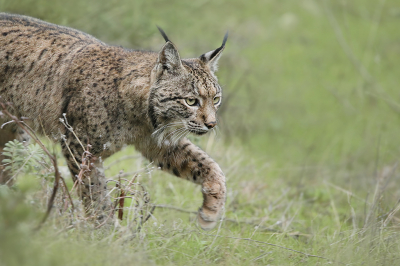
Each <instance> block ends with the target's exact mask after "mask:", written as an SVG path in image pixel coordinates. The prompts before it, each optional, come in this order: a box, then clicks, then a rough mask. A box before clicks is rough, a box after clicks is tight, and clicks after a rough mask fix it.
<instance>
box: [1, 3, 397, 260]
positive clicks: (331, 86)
mask: <svg viewBox="0 0 400 266" xmlns="http://www.w3.org/2000/svg"><path fill="white" fill-rule="evenodd" d="M0 11H7V12H14V13H21V14H27V15H31V16H35V17H39V18H42V19H46V20H48V21H50V22H53V23H57V24H62V25H68V26H72V27H75V28H78V29H81V30H83V31H86V32H89V33H91V34H93V35H94V36H96V37H98V38H99V39H101V40H104V41H107V42H109V43H112V44H118V45H123V46H126V47H131V48H146V49H149V48H150V49H152V50H158V49H159V48H160V47H161V45H162V38H161V37H160V36H159V33H157V29H156V27H155V25H156V24H158V25H160V26H162V27H163V28H164V29H165V30H166V32H167V33H168V34H169V36H170V38H171V39H172V40H173V41H174V42H175V43H176V44H177V46H178V47H179V48H180V50H181V54H182V56H183V57H192V56H197V55H200V54H201V53H204V52H206V51H209V50H211V49H214V48H216V47H218V46H219V45H220V42H221V41H222V37H223V34H224V33H225V31H226V30H227V29H229V30H230V38H229V40H228V43H227V48H226V51H224V55H223V58H222V59H221V65H220V71H219V74H218V76H219V80H220V83H221V84H222V85H224V89H225V91H224V96H225V98H224V106H223V109H222V110H221V112H220V117H221V123H220V124H221V134H220V138H218V139H217V140H216V141H213V140H212V139H207V138H205V139H195V140H194V141H195V142H197V143H198V144H199V145H201V146H202V147H203V148H204V149H206V150H207V151H208V152H209V153H210V154H211V155H212V156H213V158H215V159H216V161H217V162H218V163H219V164H220V165H221V168H222V169H223V170H224V172H225V173H226V176H227V184H228V201H227V207H226V214H225V217H226V218H228V219H229V220H226V221H224V222H222V224H221V225H220V227H218V228H217V229H215V230H213V231H211V232H203V231H201V230H200V229H198V227H197V226H196V224H195V215H194V214H193V213H190V212H194V211H196V210H197V208H198V207H199V206H200V205H201V200H202V199H201V193H200V188H199V187H197V186H195V185H193V184H191V183H188V182H184V181H182V180H179V179H177V178H175V177H172V176H168V175H165V174H163V173H161V172H158V171H151V172H150V173H142V176H141V177H140V178H139V182H140V183H142V184H143V185H144V186H145V188H146V190H147V191H148V192H149V194H150V197H151V203H153V204H157V205H168V206H173V207H175V208H178V209H183V210H187V211H189V212H183V211H182V210H177V209H171V208H159V207H157V208H156V209H155V212H154V216H153V217H152V218H150V219H149V220H148V221H147V222H146V223H145V224H144V226H143V228H142V230H141V231H140V233H134V228H132V224H129V223H128V222H129V221H126V220H125V221H123V222H121V223H120V225H118V226H117V227H112V228H101V229H98V230H94V229H93V228H91V225H90V224H88V223H85V222H84V221H82V219H78V218H76V217H75V218H74V219H75V222H76V227H75V228H69V229H67V228H68V223H67V222H66V218H65V214H64V215H61V214H59V213H57V212H56V211H53V213H52V216H51V217H50V219H49V220H48V221H47V223H46V224H45V225H44V227H43V228H42V229H41V230H40V231H38V232H36V231H34V230H33V228H35V227H36V226H37V224H38V223H39V221H40V219H41V218H42V215H43V214H44V210H45V205H46V199H47V197H48V194H49V191H50V188H49V187H51V181H52V180H51V179H49V180H47V179H42V178H39V177H38V176H37V175H34V174H31V175H22V176H20V177H19V179H18V183H17V185H16V187H15V188H14V189H13V190H8V189H7V188H3V187H2V188H1V194H0V197H1V199H0V202H1V204H0V265H7V266H8V265H65V264H68V265H85V264H87V265H109V264H115V265H122V264H124V265H125V264H138V265H202V264H211V265H214V264H221V265H268V264H269V265H327V264H329V265H330V264H334V265H342V264H345V265H397V264H398V260H399V258H400V256H399V255H398V254H400V252H399V247H400V238H399V228H398V224H399V219H400V217H399V215H398V212H397V211H398V208H399V203H398V199H399V198H400V189H399V186H398V183H399V181H398V179H399V171H398V170H397V168H396V166H397V162H398V158H399V155H400V154H399V153H400V150H399V148H398V147H400V138H399V137H398V136H399V135H400V128H399V127H398V126H397V124H398V122H399V110H400V109H399V96H400V95H399V93H398V77H399V74H400V72H399V68H398V62H399V59H400V58H399V55H400V50H399V49H400V48H399V45H398V42H399V38H400V33H399V31H398V26H397V25H398V23H399V19H400V6H399V4H398V3H397V2H396V1H395V0H386V1H384V0H381V1H372V0H367V1H361V0H354V1H346V0H344V1H327V0H324V1H313V0H302V1H285V2H283V1H276V0H272V1H253V2H251V3H245V2H242V1H235V0H234V1H225V0H218V1H212V2H211V1H197V2H185V1H180V0H174V1H168V2H164V1H128V0H121V1H118V2H116V1H105V0H98V1H90V0H88V1H77V0H71V1H68V2H65V1H61V0H54V1H45V0H36V1H33V0H20V1H5V0H0ZM365 71H366V72H367V74H366V73H365ZM132 154H135V151H134V149H133V148H132V147H128V148H126V149H125V150H123V151H122V152H120V153H118V154H116V155H115V156H114V157H112V158H109V159H108V160H107V162H106V164H111V163H112V162H113V161H115V160H117V159H118V158H121V157H123V156H127V155H132ZM59 163H60V165H61V166H63V165H65V163H64V162H63V161H62V160H61V159H60V162H59ZM146 165H147V163H146V162H145V161H143V160H142V159H131V160H125V161H121V162H120V163H118V164H114V165H113V166H112V167H111V168H110V169H109V170H107V172H106V174H107V176H115V175H117V174H118V172H119V171H120V170H124V171H125V172H131V171H136V170H138V169H141V168H143V167H145V166H146ZM69 182H70V181H69ZM69 185H71V184H70V183H69ZM57 206H58V205H57ZM57 206H56V207H57ZM233 221H236V222H233ZM216 235H218V237H216ZM220 236H222V237H220ZM232 237H233V238H232ZM248 239H251V240H257V241H261V242H266V243H269V244H274V245H279V246H282V247H286V248H290V249H294V250H297V251H300V252H303V253H307V254H313V255H317V256H322V257H325V258H327V259H328V260H327V259H323V258H318V257H310V256H306V255H304V254H301V253H297V252H294V251H291V250H287V249H283V248H281V247H277V246H272V245H269V244H266V243H261V242H254V241H251V240H248Z"/></svg>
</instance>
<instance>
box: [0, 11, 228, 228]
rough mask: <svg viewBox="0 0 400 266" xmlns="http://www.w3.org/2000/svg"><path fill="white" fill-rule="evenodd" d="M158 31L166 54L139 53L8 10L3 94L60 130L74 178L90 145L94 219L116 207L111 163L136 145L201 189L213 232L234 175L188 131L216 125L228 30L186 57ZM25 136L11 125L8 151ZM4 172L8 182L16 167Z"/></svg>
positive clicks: (45, 130)
mask: <svg viewBox="0 0 400 266" xmlns="http://www.w3.org/2000/svg"><path fill="white" fill-rule="evenodd" d="M159 30H160V32H161V34H162V36H163V38H164V39H165V42H166V43H165V44H164V46H163V47H162V48H161V50H160V52H158V53H157V52H147V51H136V50H129V49H125V48H122V47H116V46H110V45H107V44H105V43H103V42H101V41H99V40H98V39H96V38H94V37H92V36H90V35H88V34H86V33H83V32H80V31H78V30H75V29H71V28H67V27H63V26H58V25H54V24H50V23H46V22H43V21H41V20H38V19H35V18H31V17H27V16H21V15H11V14H5V13H0V96H1V99H2V101H6V102H9V103H10V104H11V106H12V107H13V108H12V111H13V112H14V115H16V116H18V117H28V118H29V121H30V123H31V127H32V128H33V129H34V130H35V131H37V132H39V133H41V134H47V135H50V134H53V135H58V136H61V137H60V138H59V141H60V143H61V147H62V152H63V155H64V157H65V158H66V160H67V164H68V168H69V169H70V172H71V174H72V178H73V180H74V181H76V180H77V175H78V174H79V172H80V169H81V166H82V154H83V152H84V148H85V147H86V144H90V145H91V148H90V152H91V154H92V159H91V162H92V165H91V169H90V172H87V174H86V175H85V176H84V177H83V179H82V183H79V189H78V195H79V196H80V197H81V199H82V202H83V204H84V207H85V210H86V211H87V213H88V215H90V214H93V213H95V212H94V211H95V210H100V211H101V210H103V211H102V213H103V214H102V215H98V216H96V217H97V219H98V221H99V220H101V219H103V218H104V217H105V214H106V213H107V211H108V212H109V211H111V209H112V207H111V200H110V199H109V198H108V196H107V186H106V178H105V175H104V171H103V166H102V161H103V160H104V159H105V158H107V157H109V156H110V155H112V154H113V153H115V152H117V151H118V150H120V149H121V148H122V147H123V145H125V144H128V145H129V144H132V145H134V146H135V148H136V149H137V150H138V151H140V152H141V153H142V155H143V156H144V157H146V158H147V159H148V160H149V161H151V162H153V163H154V164H155V165H156V166H158V167H159V168H160V169H162V170H164V171H166V172H169V173H171V174H173V175H175V176H177V177H180V178H182V179H186V180H189V181H191V182H194V183H196V184H199V185H201V187H202V194H203V205H202V206H201V208H200V209H199V211H198V217H197V218H198V222H199V224H200V226H201V227H202V228H203V229H211V228H213V227H214V226H215V225H216V223H217V221H218V219H219V217H220V216H221V213H222V211H223V208H224V204H225V198H226V187H225V176H224V174H223V172H222V171H221V168H220V167H219V165H218V164H217V163H216V162H215V161H213V159H211V158H210V156H208V155H207V154H206V153H205V152H204V151H202V150H201V149H200V148H198V147H197V146H195V145H194V144H193V143H191V142H190V141H189V140H188V139H187V138H186V137H187V135H188V134H189V133H193V134H195V135H203V134H206V133H207V132H209V131H210V130H212V129H213V128H214V127H215V125H216V124H217V119H216V113H217V110H218V108H219V107H220V105H221V102H222V94H221V93H222V90H221V86H220V85H219V84H218V81H217V77H216V76H215V72H216V71H217V67H218V65H217V63H218V60H219V58H220V56H221V53H222V51H223V50H224V48H225V43H226V40H227V34H226V35H225V37H224V39H223V43H222V45H221V47H219V48H217V49H215V50H212V51H210V52H207V53H205V54H203V55H201V56H200V57H198V58H190V59H181V58H180V56H179V53H178V50H177V48H176V46H175V45H174V44H173V43H172V42H171V41H170V40H169V38H168V37H167V35H166V34H165V32H164V31H163V30H161V29H160V28H159ZM60 119H62V120H63V121H64V123H60ZM4 121H5V120H4V118H3V122H4ZM66 125H67V127H72V128H73V132H72V131H71V130H69V129H68V128H67V127H66ZM25 135H26V134H24V132H23V131H21V130H17V129H16V127H15V125H12V124H7V125H5V126H4V128H3V129H1V130H0V152H1V149H2V148H3V147H4V144H5V143H6V142H7V141H8V140H12V139H23V138H25V137H26V136H25ZM0 159H1V158H0ZM0 174H1V175H2V177H1V182H2V183H5V182H7V180H8V178H9V175H7V172H3V173H0ZM96 213H97V212H96ZM106 215H107V214H106Z"/></svg>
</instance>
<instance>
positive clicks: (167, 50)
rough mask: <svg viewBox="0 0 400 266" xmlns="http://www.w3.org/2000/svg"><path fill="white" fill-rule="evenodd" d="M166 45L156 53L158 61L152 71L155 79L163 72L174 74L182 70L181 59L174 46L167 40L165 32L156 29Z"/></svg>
mask: <svg viewBox="0 0 400 266" xmlns="http://www.w3.org/2000/svg"><path fill="white" fill-rule="evenodd" d="M157 28H158V30H159V31H160V32H161V35H162V36H163V38H164V40H165V41H166V43H165V44H164V46H163V47H162V48H161V51H160V52H159V53H158V59H157V63H156V66H155V67H154V69H153V71H154V74H155V75H156V77H159V76H160V75H162V73H163V72H164V71H168V72H176V71H179V70H181V69H182V68H183V66H182V62H181V58H180V56H179V53H178V50H177V49H176V47H175V45H174V44H173V43H172V42H171V41H170V40H169V38H168V37H167V35H166V34H165V32H164V31H163V30H162V29H161V28H160V27H158V26H157Z"/></svg>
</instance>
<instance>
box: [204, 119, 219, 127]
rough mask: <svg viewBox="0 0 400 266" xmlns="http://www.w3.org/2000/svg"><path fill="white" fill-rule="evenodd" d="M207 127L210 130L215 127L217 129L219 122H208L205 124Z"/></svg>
mask: <svg viewBox="0 0 400 266" xmlns="http://www.w3.org/2000/svg"><path fill="white" fill-rule="evenodd" d="M204 124H205V125H206V127H207V128H208V129H212V128H213V127H215V126H216V125H217V121H212V122H208V123H204Z"/></svg>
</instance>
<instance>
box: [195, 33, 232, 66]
mask: <svg viewBox="0 0 400 266" xmlns="http://www.w3.org/2000/svg"><path fill="white" fill-rule="evenodd" d="M227 39H228V32H226V34H225V37H224V40H223V41H222V45H221V47H219V48H217V49H215V50H213V51H210V52H208V53H205V54H202V55H201V56H200V60H201V61H203V63H204V64H206V65H207V66H208V67H209V68H210V70H211V72H216V71H217V70H218V60H219V58H220V57H221V54H222V51H223V50H224V49H225V43H226V40H227Z"/></svg>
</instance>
